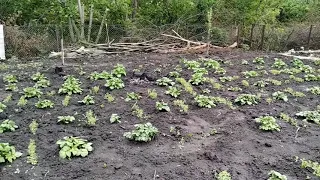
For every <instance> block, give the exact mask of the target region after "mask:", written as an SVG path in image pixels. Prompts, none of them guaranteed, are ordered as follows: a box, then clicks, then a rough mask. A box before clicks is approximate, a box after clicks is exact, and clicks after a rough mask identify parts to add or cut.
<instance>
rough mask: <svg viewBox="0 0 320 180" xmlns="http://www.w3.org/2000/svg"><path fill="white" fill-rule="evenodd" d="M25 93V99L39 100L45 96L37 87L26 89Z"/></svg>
mask: <svg viewBox="0 0 320 180" xmlns="http://www.w3.org/2000/svg"><path fill="white" fill-rule="evenodd" d="M23 92H24V97H25V98H33V97H37V98H39V97H40V96H41V95H42V94H43V93H42V92H41V90H40V89H38V88H35V87H27V88H24V89H23Z"/></svg>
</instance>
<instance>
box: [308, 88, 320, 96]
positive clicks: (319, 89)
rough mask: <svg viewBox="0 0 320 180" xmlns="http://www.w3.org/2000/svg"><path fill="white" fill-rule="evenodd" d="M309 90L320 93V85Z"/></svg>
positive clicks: (316, 93)
mask: <svg viewBox="0 0 320 180" xmlns="http://www.w3.org/2000/svg"><path fill="white" fill-rule="evenodd" d="M308 91H309V92H311V93H312V94H314V95H320V86H315V87H312V88H310V89H308Z"/></svg>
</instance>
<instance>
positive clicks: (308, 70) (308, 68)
mask: <svg viewBox="0 0 320 180" xmlns="http://www.w3.org/2000/svg"><path fill="white" fill-rule="evenodd" d="M299 69H300V70H301V72H305V73H314V72H315V70H314V69H313V68H312V67H311V66H309V65H304V66H301V67H300V68H299Z"/></svg>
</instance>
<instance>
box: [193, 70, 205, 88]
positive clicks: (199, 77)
mask: <svg viewBox="0 0 320 180" xmlns="http://www.w3.org/2000/svg"><path fill="white" fill-rule="evenodd" d="M203 75H204V74H202V73H195V74H193V75H192V77H191V79H190V80H189V82H190V83H191V84H193V85H197V86H198V85H200V84H203V83H204V82H206V77H204V76H203Z"/></svg>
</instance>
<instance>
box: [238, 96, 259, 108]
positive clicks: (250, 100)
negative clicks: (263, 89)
mask: <svg viewBox="0 0 320 180" xmlns="http://www.w3.org/2000/svg"><path fill="white" fill-rule="evenodd" d="M259 101H260V97H258V96H257V95H253V94H240V95H239V96H238V97H237V98H236V99H235V103H238V104H240V105H246V104H247V105H254V104H258V102H259Z"/></svg>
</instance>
